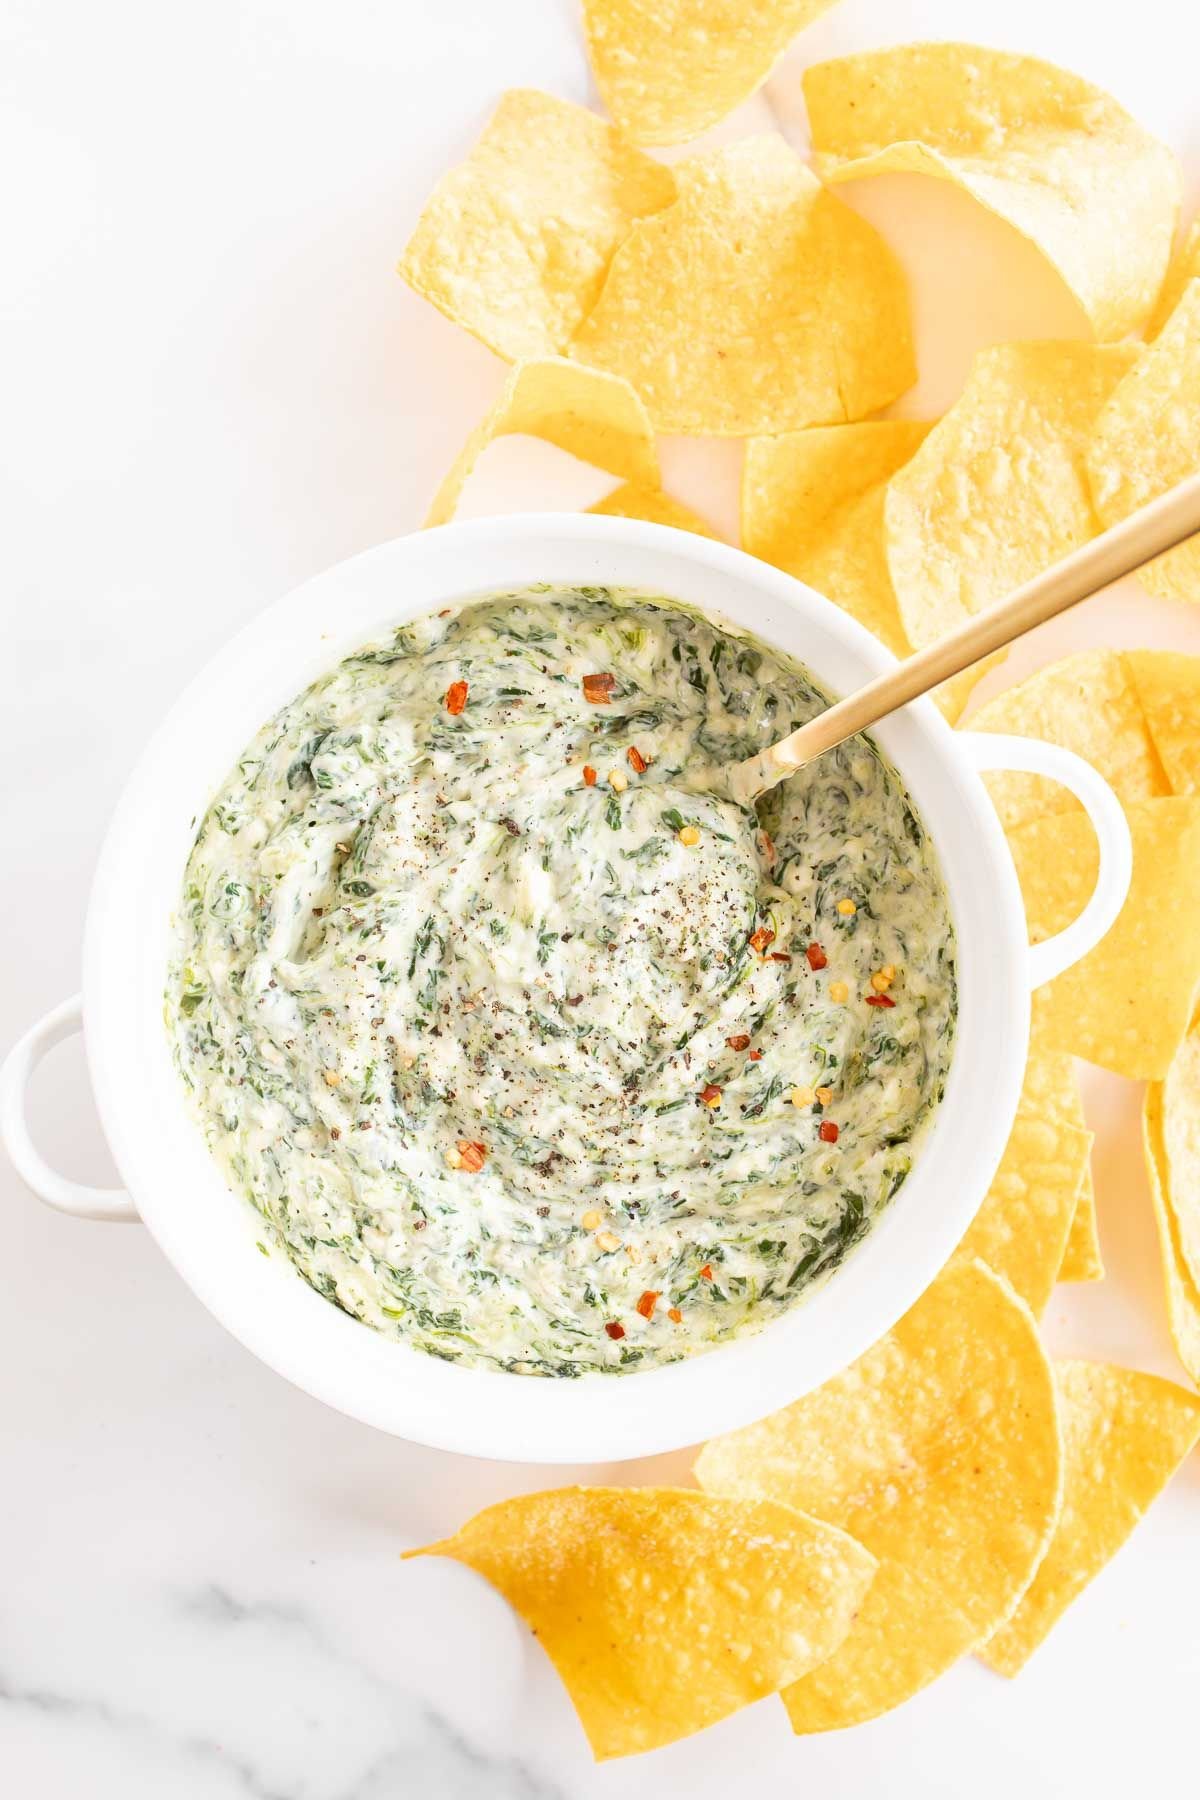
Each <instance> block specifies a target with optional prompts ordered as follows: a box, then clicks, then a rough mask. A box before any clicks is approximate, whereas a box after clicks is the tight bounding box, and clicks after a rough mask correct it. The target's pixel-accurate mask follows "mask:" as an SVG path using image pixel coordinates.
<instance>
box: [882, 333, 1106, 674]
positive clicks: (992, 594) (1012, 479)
mask: <svg viewBox="0 0 1200 1800" xmlns="http://www.w3.org/2000/svg"><path fill="white" fill-rule="evenodd" d="M1136 354H1137V353H1136V351H1135V350H1133V349H1132V348H1130V347H1127V346H1123V345H1112V346H1109V347H1108V348H1103V349H1098V348H1096V347H1095V346H1093V345H1091V344H1075V343H1069V342H1065V341H1064V342H1059V341H1054V342H1044V343H1022V344H998V345H995V346H994V347H993V348H991V349H988V350H981V351H980V352H979V354H978V356H976V358H975V361H974V363H973V364H972V367H971V373H970V375H969V377H968V379H967V384H966V387H965V388H964V389H963V392H962V394H961V395H960V397H959V399H958V400H957V401H956V403H955V404H954V406H952V407H951V409H950V411H949V412H948V413H947V414H946V416H945V417H944V418H943V419H942V420H941V422H940V423H939V424H937V425H935V426H934V428H933V430H932V431H931V432H930V434H929V436H928V437H927V438H926V440H925V442H924V443H923V444H922V446H921V448H920V449H919V450H918V451H917V453H916V455H915V456H914V457H913V459H912V461H911V462H910V463H908V464H907V466H906V467H905V468H903V469H901V470H900V471H899V473H898V474H896V475H894V476H893V477H892V480H891V482H890V483H889V485H888V491H887V502H886V506H885V525H886V531H887V553H888V566H889V568H890V570H891V575H892V582H893V585H894V586H895V589H896V598H897V600H898V602H899V605H900V616H901V618H902V619H903V621H904V627H905V630H906V631H907V633H908V635H909V637H910V639H911V640H912V642H913V643H914V644H916V645H917V647H918V648H920V649H923V648H924V646H925V645H926V644H930V643H932V642H934V640H935V639H937V638H939V637H942V636H943V635H944V634H945V633H946V632H947V631H951V630H953V629H954V627H955V626H956V625H961V624H963V623H964V622H965V621H966V620H967V619H968V618H969V617H970V616H971V615H972V614H973V613H977V612H979V611H981V610H982V608H984V607H985V606H991V605H992V604H993V603H994V602H995V601H997V600H1002V599H1006V598H1007V597H1008V595H1009V594H1011V593H1012V592H1013V590H1014V588H1017V587H1019V586H1020V585H1021V583H1022V582H1024V581H1028V580H1029V579H1030V578H1031V577H1032V576H1034V575H1037V574H1040V573H1041V571H1042V570H1043V569H1045V568H1047V567H1048V566H1049V565H1050V564H1051V563H1054V562H1057V561H1058V560H1059V559H1060V558H1061V557H1064V556H1066V554H1067V553H1068V551H1070V550H1074V549H1076V548H1077V547H1078V546H1079V545H1080V544H1083V543H1086V541H1087V540H1088V538H1090V537H1092V536H1093V535H1094V534H1095V532H1096V530H1097V529H1098V527H1097V523H1096V518H1095V514H1094V512H1093V510H1092V502H1091V496H1090V492H1089V488H1088V481H1087V468H1086V455H1087V446H1088V443H1089V441H1090V439H1091V435H1092V431H1093V429H1094V426H1095V422H1096V419H1097V416H1098V415H1099V413H1100V410H1101V408H1102V407H1103V405H1104V403H1105V401H1106V400H1107V399H1108V397H1109V395H1110V394H1111V393H1112V391H1113V389H1114V388H1115V387H1116V385H1117V383H1118V382H1119V381H1120V379H1121V377H1122V376H1123V375H1124V374H1125V373H1126V371H1127V370H1128V369H1129V367H1130V366H1131V364H1132V362H1133V359H1134V357H1135V356H1136Z"/></svg>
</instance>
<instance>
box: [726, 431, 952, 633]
mask: <svg viewBox="0 0 1200 1800" xmlns="http://www.w3.org/2000/svg"><path fill="white" fill-rule="evenodd" d="M931 430H932V426H930V425H927V424H925V423H923V422H921V421H919V420H916V419H886V420H878V421H875V422H873V423H869V424H857V425H829V426H825V427H824V428H817V429H815V430H811V431H789V432H785V433H783V434H782V435H781V436H779V437H754V438H751V439H750V441H749V443H748V444H747V445H746V457H745V462H744V464H743V467H742V547H743V549H746V550H748V551H749V552H750V554H751V555H752V556H758V557H761V558H762V560H763V561H764V562H769V563H773V564H774V565H775V567H776V568H777V569H785V570H786V571H787V573H788V574H789V575H794V576H796V578H797V579H798V580H800V581H805V582H807V583H808V585H809V586H810V587H814V588H816V590H817V592H818V593H820V594H824V595H825V596H826V597H827V598H828V599H830V600H835V601H836V602H837V604H838V605H839V606H841V607H844V608H845V610H846V611H847V612H848V613H850V614H851V616H852V617H853V618H856V619H857V620H858V622H859V624H860V625H865V626H866V628H867V630H868V631H869V632H871V633H872V635H873V636H875V637H877V638H878V639H879V640H880V642H881V643H883V644H886V646H887V648H888V649H889V650H890V651H891V652H892V654H893V655H894V656H907V655H908V653H909V649H910V648H911V646H910V644H909V641H908V638H907V636H906V634H905V630H904V626H903V624H902V623H901V620H900V609H899V607H898V606H897V605H896V596H895V594H894V593H893V591H892V583H891V579H890V577H889V575H888V570H887V558H886V556H885V555H884V548H883V532H882V523H883V490H884V486H885V484H886V482H887V481H888V479H889V477H890V476H892V475H894V474H895V473H896V470H897V469H901V468H903V466H904V464H905V463H906V462H908V461H909V459H910V457H912V455H913V454H914V453H915V451H917V450H918V449H919V448H920V446H921V445H922V444H923V443H924V441H925V439H926V438H927V437H928V435H929V433H930V431H931Z"/></svg>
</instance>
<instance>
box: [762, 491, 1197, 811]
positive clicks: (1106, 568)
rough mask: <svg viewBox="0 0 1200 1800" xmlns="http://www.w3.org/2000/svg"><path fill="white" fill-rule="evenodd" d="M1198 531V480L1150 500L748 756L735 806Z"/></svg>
mask: <svg viewBox="0 0 1200 1800" xmlns="http://www.w3.org/2000/svg"><path fill="white" fill-rule="evenodd" d="M1197 531H1200V474H1197V475H1192V476H1190V477H1189V478H1188V480H1187V481H1184V482H1181V483H1180V484H1179V486H1178V487H1174V488H1171V489H1170V491H1169V492H1168V493H1165V494H1161V495H1160V496H1159V498H1158V499H1157V500H1151V501H1150V503H1149V505H1148V506H1143V507H1140V508H1139V509H1138V511H1137V512H1134V513H1130V515H1129V517H1128V518H1127V519H1122V520H1121V522H1120V524H1118V525H1113V526H1110V528H1109V529H1108V530H1107V531H1104V532H1101V534H1100V536H1099V537H1096V538H1092V539H1091V541H1090V542H1089V543H1086V544H1083V545H1082V546H1081V547H1080V548H1079V549H1078V550H1073V551H1072V552H1071V554H1070V555H1069V556H1065V557H1064V558H1063V560H1062V561H1061V562H1057V563H1054V564H1053V565H1052V566H1051V567H1050V568H1048V569H1044V570H1043V571H1042V573H1041V574H1040V575H1035V576H1034V577H1033V580H1032V581H1027V582H1026V583H1025V585H1024V586H1023V587H1019V588H1018V589H1017V591H1016V593H1015V594H1012V595H1010V596H1009V598H1008V599H1007V600H1002V601H1001V602H1000V603H999V605H997V606H991V607H989V608H988V609H987V610H986V611H985V612H981V613H979V614H977V615H976V616H975V617H974V618H972V619H968V620H967V622H966V623H965V624H964V625H960V626H959V627H958V629H957V630H955V631H952V632H950V633H949V634H948V635H947V636H946V637H944V638H939V639H938V641H937V643H934V644H930V645H928V646H927V647H926V648H925V649H924V650H918V651H916V653H915V654H914V655H912V656H909V657H906V658H905V660H904V661H903V662H902V663H898V664H897V665H896V667H895V668H894V669H889V670H888V671H887V673H886V674H885V675H878V676H876V678H875V680H874V681H871V682H868V684H867V686H866V687H864V688H860V689H859V690H858V692H857V693H856V694H850V695H848V696H847V697H846V699H844V700H839V701H838V702H837V704H836V705H835V706H831V707H830V708H829V710H828V711H827V712H823V713H818V715H817V717H816V718H815V719H810V720H809V722H808V724H807V725H802V726H801V727H800V729H799V730H798V731H793V732H792V734H791V736H790V737H785V738H783V739H781V741H780V742H779V743H777V744H772V745H770V746H769V748H767V749H766V750H760V751H759V752H758V753H757V755H755V756H751V757H748V758H747V759H746V761H745V762H743V763H738V764H737V766H736V767H735V768H734V769H732V770H731V771H730V787H731V789H732V791H733V793H734V794H735V796H736V797H737V798H738V799H739V800H745V801H751V800H753V799H754V798H755V797H756V796H757V795H758V794H765V793H766V792H767V790H768V789H769V788H773V787H775V786H776V784H777V783H778V782H780V781H782V780H783V779H784V778H785V776H788V775H794V774H795V772H796V770H797V769H802V768H803V767H804V765H805V763H809V762H812V760H813V758H814V757H817V756H820V755H821V753H822V752H823V751H825V750H832V749H833V748H834V746H835V745H837V744H840V743H842V742H843V741H844V739H846V738H848V737H853V736H854V735H855V733H856V732H859V731H865V730H866V729H867V727H868V726H869V725H874V724H876V723H877V721H878V720H880V719H883V718H886V717H887V715H888V714H889V713H892V712H895V711H896V709H897V707H900V706H904V705H905V704H906V703H907V702H908V701H909V700H915V699H916V698H917V696H918V695H920V694H927V693H928V692H929V690H930V688H935V687H937V686H938V685H939V683H940V682H943V681H947V680H948V679H949V678H950V676H951V675H957V674H958V673H959V672H960V670H962V669H967V668H969V667H970V666H971V664H972V663H975V662H978V661H979V660H980V658H981V657H984V656H990V655H991V653H992V651H993V650H1000V649H1002V648H1003V647H1004V645H1005V644H1011V643H1012V641H1013V639H1014V638H1018V637H1021V636H1023V634H1024V633H1025V632H1027V631H1032V630H1033V627H1034V626H1035V625H1043V624H1045V622H1046V620H1047V619H1053V618H1055V617H1056V616H1057V615H1058V614H1059V613H1061V612H1066V610H1067V608H1068V607H1070V606H1075V605H1077V604H1078V602H1079V601H1080V600H1086V599H1088V598H1089V597H1090V596H1091V595H1092V594H1096V593H1099V592H1100V590H1101V588H1106V587H1108V585H1109V583H1110V582H1113V581H1119V580H1120V578H1121V576H1122V575H1129V574H1132V572H1133V570H1134V569H1140V568H1141V567H1142V566H1143V564H1144V563H1148V562H1152V561H1153V560H1154V558H1155V557H1156V556H1161V555H1162V554H1163V552H1164V551H1166V550H1171V549H1173V548H1174V547H1175V545H1176V544H1179V543H1182V541H1183V539H1184V538H1188V537H1191V535H1192V533H1193V532H1197Z"/></svg>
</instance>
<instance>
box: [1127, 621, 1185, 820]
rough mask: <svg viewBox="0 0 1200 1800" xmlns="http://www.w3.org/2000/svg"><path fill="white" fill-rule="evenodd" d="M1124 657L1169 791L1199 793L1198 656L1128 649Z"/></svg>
mask: <svg viewBox="0 0 1200 1800" xmlns="http://www.w3.org/2000/svg"><path fill="white" fill-rule="evenodd" d="M1125 661H1126V664H1127V665H1128V668H1129V674H1130V678H1131V679H1132V681H1133V685H1134V687H1135V688H1136V690H1137V696H1138V699H1139V701H1140V702H1141V706H1142V711H1143V713H1144V714H1145V718H1146V728H1147V730H1148V731H1149V733H1150V736H1151V738H1152V739H1153V741H1154V748H1155V750H1156V751H1157V752H1158V757H1159V761H1160V762H1161V763H1162V766H1163V770H1164V772H1165V774H1166V778H1167V781H1168V783H1169V784H1170V788H1171V791H1172V793H1175V794H1200V656H1185V655H1184V654H1183V653H1182V652H1181V651H1178V650H1127V651H1126V652H1125Z"/></svg>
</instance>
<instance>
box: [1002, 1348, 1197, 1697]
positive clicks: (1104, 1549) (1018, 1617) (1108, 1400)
mask: <svg viewBox="0 0 1200 1800" xmlns="http://www.w3.org/2000/svg"><path fill="white" fill-rule="evenodd" d="M1054 1379H1055V1386H1056V1388H1057V1390H1058V1399H1059V1417H1060V1419H1061V1421H1062V1431H1063V1456H1064V1479H1063V1499H1062V1512H1061V1515H1060V1517H1059V1521H1058V1525H1057V1527H1056V1529H1055V1532H1054V1536H1053V1537H1052V1538H1051V1540H1050V1545H1049V1548H1048V1549H1047V1551H1046V1554H1045V1556H1044V1558H1043V1559H1042V1563H1041V1566H1040V1567H1039V1569H1038V1571H1037V1573H1036V1575H1035V1576H1034V1578H1033V1580H1032V1582H1031V1583H1030V1585H1029V1589H1028V1591H1027V1593H1026V1594H1025V1596H1024V1598H1023V1599H1022V1601H1021V1604H1020V1605H1019V1606H1018V1608H1017V1610H1016V1612H1015V1613H1014V1614H1013V1616H1012V1618H1011V1619H1010V1620H1009V1621H1008V1623H1007V1624H1006V1625H1005V1626H1003V1627H1002V1628H1001V1630H999V1631H998V1632H997V1633H996V1635H995V1637H993V1638H992V1639H991V1640H990V1642H989V1643H987V1644H986V1645H985V1646H984V1648H983V1649H982V1651H981V1652H980V1654H981V1655H982V1657H983V1660H984V1661H985V1662H986V1663H988V1664H989V1665H990V1666H991V1667H992V1668H993V1669H996V1670H998V1671H999V1672H1000V1673H1001V1674H1002V1675H1015V1674H1016V1673H1017V1671H1018V1670H1019V1669H1020V1668H1021V1667H1022V1666H1023V1665H1024V1663H1025V1662H1026V1661H1027V1660H1028V1658H1029V1657H1030V1656H1031V1655H1032V1654H1033V1652H1034V1651H1035V1650H1036V1649H1037V1648H1038V1645H1039V1644H1041V1643H1042V1641H1043V1640H1044V1639H1045V1637H1046V1634H1047V1633H1048V1632H1049V1631H1050V1630H1051V1628H1052V1627H1053V1626H1054V1625H1055V1624H1056V1623H1057V1622H1058V1620H1059V1619H1060V1618H1061V1617H1062V1615H1063V1613H1064V1612H1065V1611H1066V1609H1067V1607H1068V1606H1070V1604H1071V1602H1072V1601H1073V1600H1075V1599H1076V1598H1077V1596H1078V1595H1079V1594H1080V1593H1081V1592H1082V1590H1083V1589H1084V1588H1085V1587H1086V1586H1087V1584H1088V1582H1089V1581H1091V1580H1092V1579H1093V1578H1094V1577H1095V1576H1096V1575H1098V1574H1099V1573H1100V1570H1101V1569H1102V1568H1103V1567H1104V1565H1105V1564H1106V1563H1107V1562H1109V1561H1110V1560H1111V1558H1112V1557H1113V1556H1114V1555H1115V1553H1116V1552H1117V1551H1118V1550H1119V1549H1120V1547H1121V1545H1122V1544H1123V1543H1124V1542H1125V1540H1126V1538H1127V1537H1128V1536H1129V1534H1130V1532H1131V1531H1132V1530H1133V1528H1134V1526H1135V1525H1137V1523H1138V1522H1139V1520H1140V1519H1141V1518H1142V1517H1143V1515H1144V1514H1145V1512H1146V1510H1147V1508H1148V1507H1149V1506H1150V1504H1151V1502H1152V1501H1154V1500H1155V1499H1156V1498H1157V1497H1158V1495H1159V1494H1160V1493H1161V1491H1162V1489H1163V1488H1164V1487H1165V1486H1166V1484H1167V1482H1168V1481H1169V1480H1170V1479H1171V1476H1172V1475H1173V1474H1174V1473H1175V1471H1176V1469H1177V1468H1178V1467H1179V1465H1180V1463H1181V1462H1182V1461H1183V1460H1184V1458H1185V1457H1186V1456H1187V1455H1188V1454H1189V1452H1190V1451H1191V1450H1192V1448H1193V1446H1194V1445H1195V1443H1196V1442H1197V1439H1200V1397H1197V1396H1196V1395H1195V1394H1189V1393H1188V1391H1187V1390H1186V1388H1181V1387H1177V1386H1176V1384H1175V1383H1174V1382H1173V1381H1164V1380H1163V1379H1162V1378H1161V1376H1158V1375H1143V1374H1141V1373H1140V1372H1139V1371H1138V1370H1136V1369H1121V1368H1117V1367H1116V1366H1115V1365H1113V1364H1111V1363H1089V1362H1074V1361H1064V1362H1058V1363H1056V1364H1055V1365H1054Z"/></svg>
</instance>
